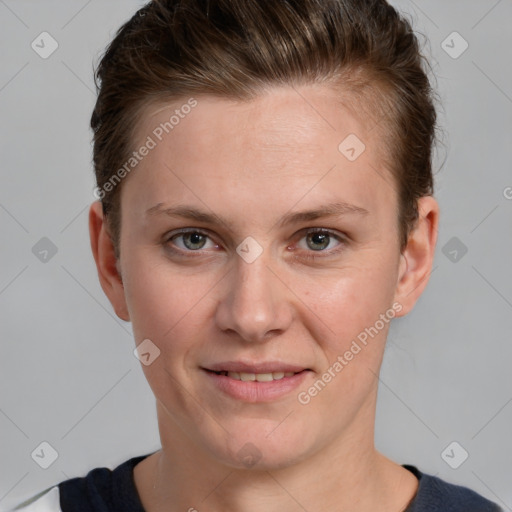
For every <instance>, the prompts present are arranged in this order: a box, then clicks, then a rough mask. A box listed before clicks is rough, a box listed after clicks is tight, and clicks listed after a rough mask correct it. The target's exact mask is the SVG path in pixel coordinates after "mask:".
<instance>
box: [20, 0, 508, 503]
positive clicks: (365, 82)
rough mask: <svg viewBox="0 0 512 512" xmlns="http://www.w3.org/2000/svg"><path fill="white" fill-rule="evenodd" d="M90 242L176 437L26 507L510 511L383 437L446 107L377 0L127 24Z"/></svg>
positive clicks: (433, 212) (175, 12)
mask: <svg viewBox="0 0 512 512" xmlns="http://www.w3.org/2000/svg"><path fill="white" fill-rule="evenodd" d="M97 77H98V82H99V95H98V100H97V103H96V107H95V110H94V113H93V115H92V119H91V126H92V129H93V131H94V164H95V171H96V178H97V185H98V187H97V197H98V199H99V200H100V201H97V202H95V203H94V204H93V205H92V206H91V208H90V216H89V225H90V236H91V246H92V250H93V254H94V257H95V261H96V264H97V269H98V275H99V279H100V282H101V285H102V288H103V290H104V291H105V293H106V295H107V296H108V298H109V300H110V302H111V303H112V306H113V308H114V310H115V312H116V314H117V315H118V316H119V317H120V318H121V319H123V320H125V321H131V322H132V325H133V331H134V336H135V342H136V345H137V354H138V357H139V358H140V360H141V363H142V368H143V370H144V373H145V376H146V378H147V380H148V382H149V384H150V386H151V389H152V391H153V393H154V395H155V397H156V401H157V414H158V422H159V431H160V438H161V443H162V449H161V450H158V451H157V452H155V453H152V454H147V455H143V456H140V457H136V458H133V459H130V460H128V461H126V462H125V463H124V464H122V465H120V466H119V467H118V468H116V469H115V470H114V471H113V472H112V471H110V470H108V469H107V468H97V469H95V470H93V471H91V472H90V473H89V474H88V475H87V476H86V477H84V478H75V479H71V480H67V481H65V482H61V483H60V484H59V485H58V486H54V487H53V488H51V489H50V490H46V491H44V492H43V493H42V494H41V495H38V496H36V497H35V500H33V501H32V503H31V504H28V505H27V504H25V508H21V509H22V510H29V511H30V510H36V508H34V507H36V506H37V507H39V508H37V510H42V509H44V510H48V511H55V510H62V511H64V512H66V511H93V510H94V511H110V510H116V511H117V510H119V511H121V510H122V511H130V512H131V511H137V512H142V511H146V512H159V511H164V510H165V511H170V510H171V511H174V510H176V511H178V510H188V511H194V510H198V511H200V512H201V511H202V510H209V511H217V510H223V511H229V510H232V511H244V512H249V511H253V510H262V509H264V510H266V511H273V510H279V511H282V510H286V511H294V510H308V511H316V510H318V511H320V510H322V511H323V510H350V511H351V512H362V511H370V510H372V511H373V510H379V511H389V512H399V511H408V512H416V511H427V510H428V511H434V510H435V511H446V510H450V511H465V512H468V511H479V512H480V511H494V510H500V509H499V507H498V506H497V505H495V504H493V503H491V502H490V501H488V500H486V499H484V498H483V497H482V496H480V495H478V494H476V493H475V492H473V491H471V490H469V489H467V488H465V487H460V486H455V485H453V484H450V483H448V482H445V481H443V480H441V479H439V478H436V477H434V476H431V475H427V474H425V473H422V472H421V471H420V470H419V469H418V468H416V467H415V466H409V465H399V464H397V463H395V462H393V461H392V460H390V459H389V458H387V457H385V456H384V455H383V454H381V453H379V452H378V451H377V450H376V449H375V447H374V423H375V409H376V398H377V389H378V374H379V369H380V365H381V362H382V357H383V353H384V348H385V342H386V337H387V333H388V329H389V325H390V322H391V320H392V319H393V318H396V317H400V316H404V315H406V314H407V313H408V312H409V311H411V309H412V308H413V307H414V304H415V303H416V301H417V300H418V297H419V296H420V295H421V293H422V292H423V290H424V289H425V287H426V285H427V282H428V276H429V273H430V271H431V268H432V262H433V256H434V250H435V246H436V239H437V228H438V222H439V207H438V204H437V202H436V200H435V199H434V198H433V178H432V169H431V155H432V146H433V142H434V139H435V128H436V113H435V108H434V105H433V99H432V97H433V94H432V91H431V87H430V84H429V80H428V78H427V76H426V73H425V70H424V67H423V61H422V56H421V54H420V52H419V48H418V43H417V40H416V37H415V36H414V34H413V32H412V29H411V27H410V25H409V24H408V22H407V21H405V20H404V19H403V18H401V17H400V16H399V15H398V13H397V12H396V11H395V9H393V8H392V7H390V6H389V5H388V4H387V3H386V2H385V1H378V0H364V1H356V0H351V1H349V0H321V1H320V0H295V1H292V0H273V1H272V2H270V1H269V2H263V1H261V0H259V1H258V0H217V1H203V0H187V1H185V0H181V1H180V0H166V1H165V0H161V1H153V2H150V3H149V4H147V5H146V6H145V7H143V8H142V9H141V10H140V11H139V12H138V13H137V14H136V15H135V16H134V17H133V18H132V19H131V20H130V21H129V22H128V23H126V24H125V25H124V26H123V27H122V29H121V30H120V31H119V32H118V34H117V36H116V37H115V39H114V40H113V42H112V43H111V45H110V46H109V48H108V50H107V52H106V54H105V56H104V58H103V59H102V61H101V63H100V66H99V69H98V72H97Z"/></svg>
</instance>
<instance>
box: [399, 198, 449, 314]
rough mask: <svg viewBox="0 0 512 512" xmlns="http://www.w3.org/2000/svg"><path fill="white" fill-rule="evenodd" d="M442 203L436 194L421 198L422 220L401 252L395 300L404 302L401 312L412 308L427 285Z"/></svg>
mask: <svg viewBox="0 0 512 512" xmlns="http://www.w3.org/2000/svg"><path fill="white" fill-rule="evenodd" d="M438 226H439V205H438V203H437V201H436V200H435V199H434V198H433V197H432V196H425V197H421V198H420V199H418V220H417V222H416V225H415V227H414V229H412V230H411V233H410V234H409V239H408V242H407V246H406V247H405V249H404V250H403V251H402V254H401V255H400V266H399V271H398V279H397V285H396V290H395V301H396V302H399V303H400V304H401V305H402V310H401V312H400V314H399V315H397V316H404V315H406V314H407V313H409V311H411V310H412V308H413V307H414V305H415V304H416V301H417V300H418V298H419V297H420V295H421V294H422V293H423V291H424V289H425V287H426V286H427V283H428V280H429V277H430V274H431V272H432V265H433V261H434V253H435V249H436V243H437V231H438Z"/></svg>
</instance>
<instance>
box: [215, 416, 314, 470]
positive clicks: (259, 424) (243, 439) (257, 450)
mask: <svg viewBox="0 0 512 512" xmlns="http://www.w3.org/2000/svg"><path fill="white" fill-rule="evenodd" d="M251 423H252V425H247V424H245V425H241V426H240V427H239V428H237V429H233V428H228V429H227V430H228V431H229V432H231V433H233V435H230V436H229V437H228V438H227V439H226V441H225V443H226V444H225V445H223V444H222V442H218V441H214V442H213V444H210V445H209V446H210V451H211V452H212V453H213V454H214V456H215V457H216V458H217V459H218V460H220V461H222V462H223V463H224V464H225V465H227V466H229V467H231V468H234V469H248V470H254V471H258V470H259V471H265V470H276V469H283V468H286V467H289V466H292V465H293V464H295V463H296V462H298V461H300V460H301V459H303V458H306V457H307V456H308V452H309V451H310V450H309V449H308V447H309V446H310V445H311V446H312V445H313V444H314V442H313V440H311V442H308V435H307V432H306V430H305V429H302V430H301V429H299V428H290V425H287V426H286V427H285V425H284V423H283V424H282V425H279V423H277V424H276V422H274V421H272V422H270V421H261V420H251ZM278 425H279V426H278ZM276 427H277V428H276ZM235 432H236V433H235Z"/></svg>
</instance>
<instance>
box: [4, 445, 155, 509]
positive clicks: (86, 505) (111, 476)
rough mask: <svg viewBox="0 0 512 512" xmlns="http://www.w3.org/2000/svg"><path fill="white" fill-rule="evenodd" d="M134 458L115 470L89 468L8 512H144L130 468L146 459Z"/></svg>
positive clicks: (142, 457) (143, 456) (141, 457)
mask: <svg viewBox="0 0 512 512" xmlns="http://www.w3.org/2000/svg"><path fill="white" fill-rule="evenodd" d="M148 456H149V454H147V455H142V456H139V457H133V458H131V459H129V460H127V461H125V462H123V463H122V464H120V465H119V466H117V467H116V468H115V469H114V470H112V469H109V468H107V467H98V468H95V469H92V470H91V471H89V472H88V473H87V475H86V476H84V477H77V478H71V479H69V480H65V481H63V482H61V483H59V484H58V485H55V486H53V487H50V488H48V489H45V490H44V491H42V492H40V493H38V494H36V495H35V496H32V497H31V498H29V499H28V500H26V501H24V502H23V503H21V504H19V505H18V506H17V507H16V508H14V509H13V510H12V511H10V512H18V511H19V512H109V511H111V510H123V511H124V512H144V510H143V508H142V504H141V502H140V498H139V496H138V494H137V490H136V487H135V483H134V479H133V468H134V467H135V465H136V464H138V463H139V462H140V461H141V460H143V459H145V458H146V457H148Z"/></svg>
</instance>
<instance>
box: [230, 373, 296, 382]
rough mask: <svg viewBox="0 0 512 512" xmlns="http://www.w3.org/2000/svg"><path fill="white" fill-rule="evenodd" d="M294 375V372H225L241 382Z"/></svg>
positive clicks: (269, 379)
mask: <svg viewBox="0 0 512 512" xmlns="http://www.w3.org/2000/svg"><path fill="white" fill-rule="evenodd" d="M222 374H224V375H225V374H226V372H222ZM293 375H295V373H294V372H273V373H245V372H240V373H239V372H227V376H228V377H230V378H232V379H235V380H241V381H243V382H251V381H258V382H270V381H272V380H280V379H282V378H283V377H293Z"/></svg>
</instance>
